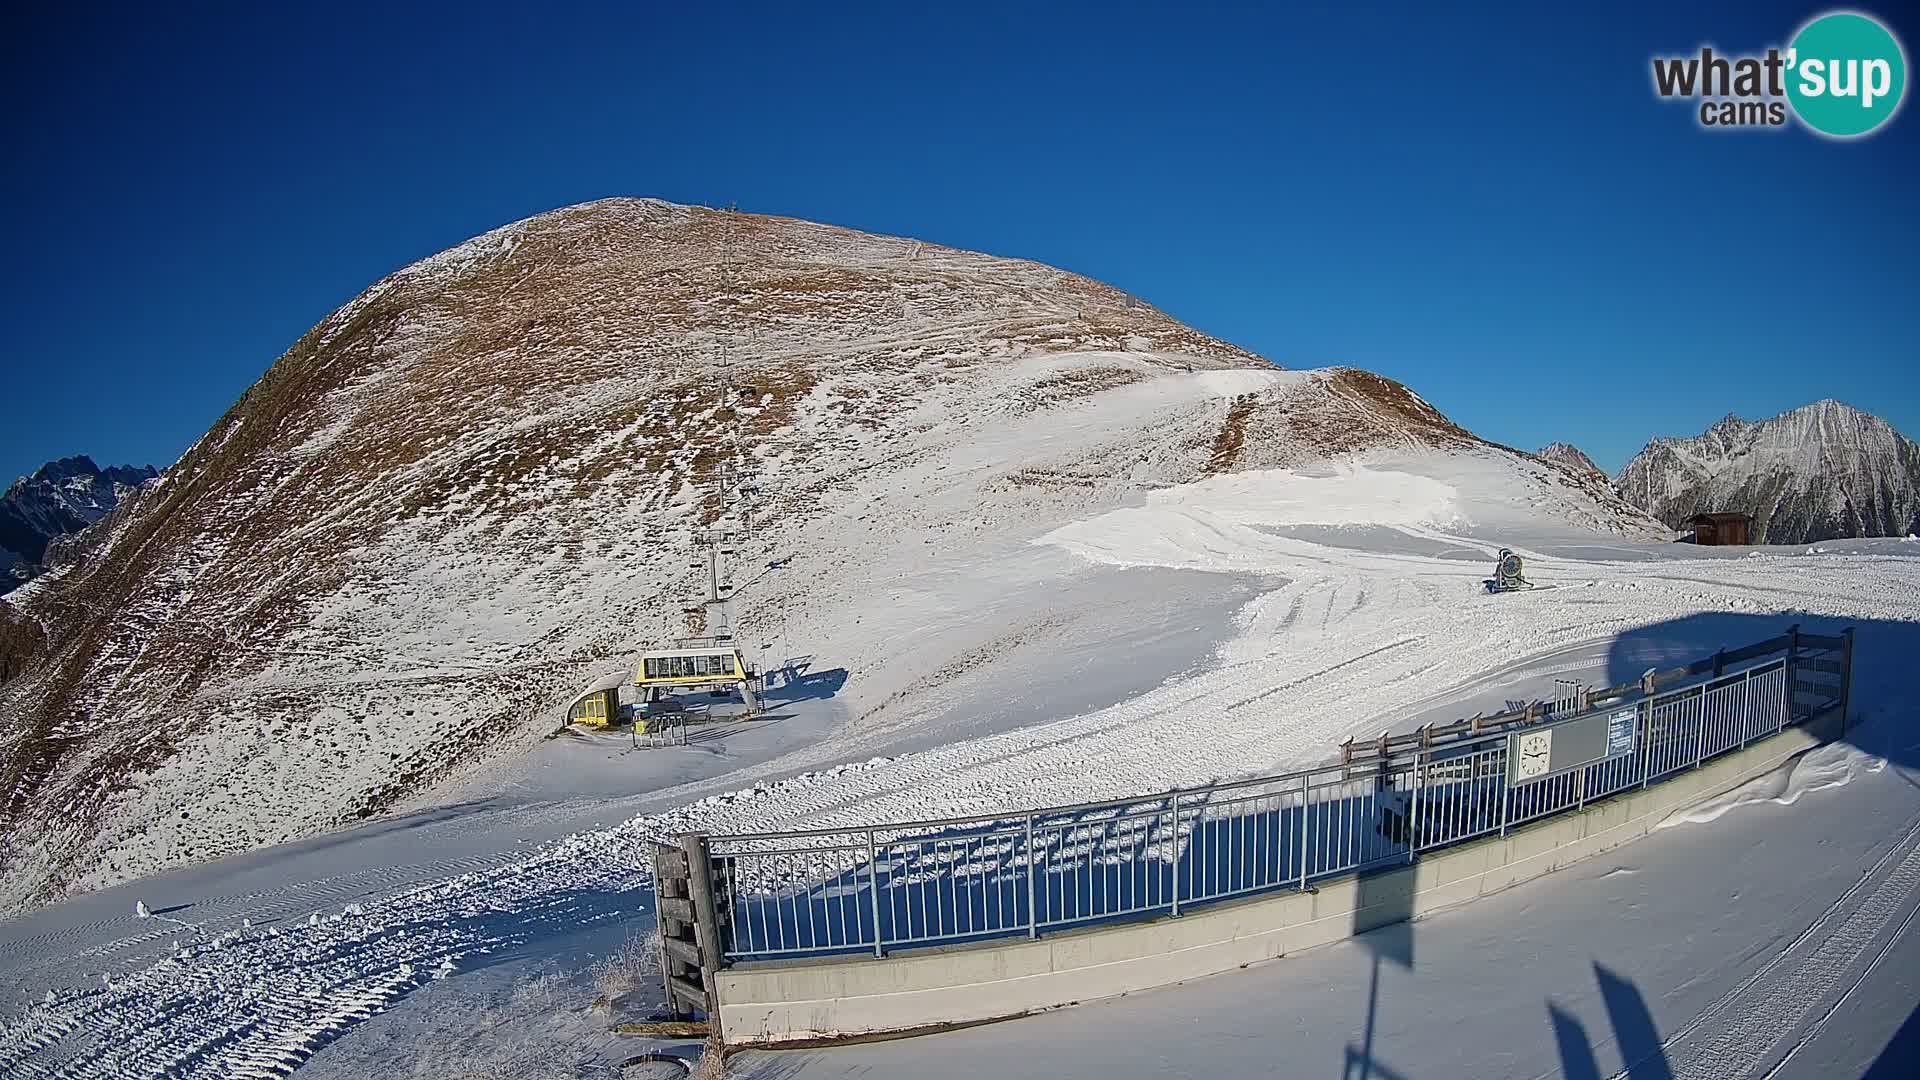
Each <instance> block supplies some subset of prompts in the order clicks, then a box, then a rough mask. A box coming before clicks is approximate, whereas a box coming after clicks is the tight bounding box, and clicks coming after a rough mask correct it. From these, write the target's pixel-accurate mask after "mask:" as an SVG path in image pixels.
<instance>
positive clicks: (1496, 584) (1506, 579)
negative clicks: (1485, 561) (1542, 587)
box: [1481, 548, 1535, 593]
mask: <svg viewBox="0 0 1920 1080" xmlns="http://www.w3.org/2000/svg"><path fill="white" fill-rule="evenodd" d="M1524 571H1525V566H1524V564H1522V563H1521V561H1520V556H1518V555H1516V554H1514V553H1513V549H1511V548H1501V549H1500V558H1499V561H1497V562H1495V563H1494V564H1493V576H1492V577H1490V578H1486V579H1484V580H1483V581H1482V582H1481V584H1483V585H1485V586H1486V587H1487V591H1488V592H1490V593H1503V592H1519V591H1520V590H1522V589H1531V588H1534V587H1535V586H1534V584H1533V582H1531V581H1528V580H1527V576H1526V574H1525V572H1524Z"/></svg>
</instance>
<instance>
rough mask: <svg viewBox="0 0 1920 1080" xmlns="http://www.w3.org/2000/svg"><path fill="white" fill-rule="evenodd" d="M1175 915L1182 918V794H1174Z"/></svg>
mask: <svg viewBox="0 0 1920 1080" xmlns="http://www.w3.org/2000/svg"><path fill="white" fill-rule="evenodd" d="M1173 915H1174V917H1175V918H1179V917H1180V793H1179V792H1177V791H1176V792H1174V793H1173Z"/></svg>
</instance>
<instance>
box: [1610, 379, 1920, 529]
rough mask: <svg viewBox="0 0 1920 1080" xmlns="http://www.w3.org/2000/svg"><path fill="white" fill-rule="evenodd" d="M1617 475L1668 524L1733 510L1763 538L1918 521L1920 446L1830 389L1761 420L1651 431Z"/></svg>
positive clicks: (1918, 524) (1623, 488)
mask: <svg viewBox="0 0 1920 1080" xmlns="http://www.w3.org/2000/svg"><path fill="white" fill-rule="evenodd" d="M1615 484H1616V486H1617V487H1618V488H1619V490H1620V492H1621V494H1622V495H1623V496H1624V497H1625V498H1626V499H1627V500H1628V501H1630V502H1632V503H1633V504H1634V505H1636V506H1639V507H1640V508H1642V509H1644V510H1646V511H1647V512H1649V513H1651V514H1653V515H1654V516H1655V517H1657V518H1659V519H1660V520H1661V521H1663V522H1664V523H1666V524H1667V525H1668V526H1669V527H1671V528H1675V529H1679V528H1684V527H1685V523H1686V522H1687V521H1688V520H1690V519H1691V518H1692V517H1693V516H1694V515H1696V514H1701V513H1711V512H1717V511H1738V512H1742V513H1747V514H1751V515H1753V517H1754V521H1755V528H1756V538H1757V539H1758V540H1759V541H1760V542H1765V543H1771V544H1798V543H1807V542H1810V541H1816V540H1831V539H1837V538H1841V537H1853V536H1904V535H1907V534H1909V533H1911V532H1913V531H1914V530H1915V529H1916V528H1920V447H1917V446H1916V445H1915V444H1914V442H1913V441H1912V440H1910V439H1908V438H1906V437H1905V436H1903V435H1901V434H1900V433H1899V432H1897V431H1895V430H1894V429H1893V427H1892V425H1890V424H1888V423H1887V422H1886V421H1885V420H1884V419H1882V418H1880V417H1878V416H1875V415H1873V414H1871V413H1867V412H1863V411H1861V410H1860V409H1857V408H1854V407H1853V406H1850V405H1847V404H1845V403H1843V402H1839V401H1835V400H1832V399H1830V398H1829V399H1823V400H1821V401H1816V402H1813V403H1811V404H1808V405H1803V406H1801V407H1799V408H1797V409H1792V410H1789V411H1787V412H1784V413H1781V414H1780V415H1778V416H1775V417H1771V418H1769V419H1765V420H1760V421H1747V420H1743V419H1741V418H1740V417H1738V416H1733V415H1729V416H1727V417H1726V418H1725V419H1722V420H1720V421H1718V422H1717V423H1715V424H1714V425H1713V426H1712V427H1710V428H1708V429H1707V430H1706V431H1705V432H1704V433H1702V434H1701V435H1700V436H1698V437H1697V438H1692V439H1671V438H1663V439H1655V440H1653V441H1652V442H1650V443H1648V444H1647V446H1646V448H1645V449H1643V450H1642V451H1640V453H1639V454H1636V455H1635V456H1634V458H1633V460H1631V461H1629V462H1628V463H1627V466H1626V468H1625V469H1623V470H1622V471H1621V473H1620V475H1619V476H1618V477H1616V478H1615Z"/></svg>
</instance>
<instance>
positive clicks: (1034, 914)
mask: <svg viewBox="0 0 1920 1080" xmlns="http://www.w3.org/2000/svg"><path fill="white" fill-rule="evenodd" d="M1179 850H1180V849H1179V846H1178V845H1177V844H1176V845H1175V847H1174V851H1175V852H1176V853H1178V852H1179ZM1033 864H1034V858H1033V815H1032V814H1028V815H1027V936H1028V937H1029V938H1037V937H1039V936H1040V909H1039V907H1038V906H1036V904H1035V901H1034V897H1035V896H1036V894H1037V892H1038V890H1037V889H1035V888H1034V865H1033ZM1176 866H1177V864H1176ZM1176 887H1178V886H1177V885H1176Z"/></svg>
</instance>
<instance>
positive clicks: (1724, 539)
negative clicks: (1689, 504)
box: [1693, 514, 1753, 547]
mask: <svg viewBox="0 0 1920 1080" xmlns="http://www.w3.org/2000/svg"><path fill="white" fill-rule="evenodd" d="M1752 533H1753V515H1752V514H1696V515H1694V518H1693V542H1694V543H1696V544H1733V545H1735V546H1741V547H1744V546H1745V545H1747V544H1749V543H1752V541H1751V540H1750V539H1748V538H1749V537H1750V536H1751V535H1752Z"/></svg>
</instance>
